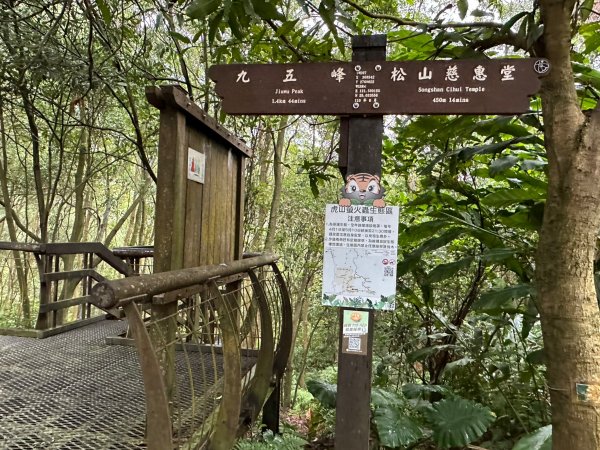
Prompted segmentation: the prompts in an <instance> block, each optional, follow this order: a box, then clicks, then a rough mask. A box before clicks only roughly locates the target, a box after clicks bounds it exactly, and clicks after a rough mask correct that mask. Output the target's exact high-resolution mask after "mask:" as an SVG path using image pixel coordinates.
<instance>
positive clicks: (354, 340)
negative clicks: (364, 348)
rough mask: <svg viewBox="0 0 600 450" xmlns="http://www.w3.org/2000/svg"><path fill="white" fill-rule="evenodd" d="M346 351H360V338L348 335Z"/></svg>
mask: <svg viewBox="0 0 600 450" xmlns="http://www.w3.org/2000/svg"><path fill="white" fill-rule="evenodd" d="M348 351H349V352H360V338H359V337H349V338H348Z"/></svg>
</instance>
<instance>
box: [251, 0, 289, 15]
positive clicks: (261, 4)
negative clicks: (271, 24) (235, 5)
mask: <svg viewBox="0 0 600 450" xmlns="http://www.w3.org/2000/svg"><path fill="white" fill-rule="evenodd" d="M252 6H253V7H254V11H255V12H256V14H258V15H259V16H260V17H261V18H262V19H265V20H285V16H284V15H283V14H281V13H280V12H279V11H277V7H276V6H275V4H274V3H271V2H268V1H265V0H252Z"/></svg>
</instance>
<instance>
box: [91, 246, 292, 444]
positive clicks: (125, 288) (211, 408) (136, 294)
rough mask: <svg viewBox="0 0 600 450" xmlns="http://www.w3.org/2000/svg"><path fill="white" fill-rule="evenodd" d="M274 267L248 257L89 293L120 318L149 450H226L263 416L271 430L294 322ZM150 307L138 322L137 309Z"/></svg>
mask: <svg viewBox="0 0 600 450" xmlns="http://www.w3.org/2000/svg"><path fill="white" fill-rule="evenodd" d="M276 260H277V258H276V257H274V256H272V255H260V256H252V257H250V258H247V259H243V260H238V261H232V262H229V263H226V264H220V265H214V266H203V267H195V268H189V269H182V270H176V271H170V272H163V273H156V274H152V275H140V276H138V277H135V278H129V279H126V280H123V279H122V280H113V281H104V282H101V283H98V284H97V285H96V286H95V287H94V288H93V289H92V302H93V303H94V304H95V305H96V306H98V307H99V308H102V309H105V310H110V309H113V308H123V310H124V311H125V314H126V317H127V320H128V323H129V327H130V330H131V332H132V336H133V339H134V341H135V345H136V347H137V350H138V354H139V360H140V365H141V369H142V375H143V379H144V386H145V395H146V411H147V440H146V444H147V446H148V448H149V449H150V450H153V449H156V450H163V449H168V448H174V447H178V448H204V447H203V446H207V448H212V449H230V448H232V446H233V443H234V441H235V438H236V436H238V435H240V434H241V433H243V432H244V430H246V429H247V427H248V426H249V425H250V424H251V423H253V421H255V420H256V418H257V417H258V415H259V413H260V411H261V409H263V408H264V411H263V421H264V422H265V423H266V425H267V426H268V427H269V428H271V429H274V430H276V429H277V426H278V420H279V416H278V411H279V409H278V408H279V389H280V381H281V378H282V376H283V373H284V371H285V367H286V364H287V360H288V357H289V352H290V347H291V339H292V334H291V333H292V326H291V321H292V314H291V306H290V299H289V294H288V290H287V287H286V283H285V281H284V278H283V276H282V274H281V273H280V271H279V269H278V268H277V265H276ZM148 303H150V304H151V311H152V313H151V318H150V320H149V321H146V322H145V321H143V320H142V315H141V312H140V307H139V305H140V304H146V305H147V304H148ZM166 424H170V426H169V425H166Z"/></svg>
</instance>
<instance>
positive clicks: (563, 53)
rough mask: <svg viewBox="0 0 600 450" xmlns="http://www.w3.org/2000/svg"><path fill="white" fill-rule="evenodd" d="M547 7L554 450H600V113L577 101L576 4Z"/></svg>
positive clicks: (543, 276)
mask: <svg viewBox="0 0 600 450" xmlns="http://www.w3.org/2000/svg"><path fill="white" fill-rule="evenodd" d="M540 6H541V11H542V19H543V21H544V42H545V51H546V55H545V56H547V57H548V59H549V60H550V62H551V63H552V70H551V72H550V74H549V75H548V76H547V77H546V78H545V79H544V86H543V91H542V102H543V109H544V126H545V141H546V149H547V152H548V163H549V165H548V167H549V180H548V198H547V201H546V207H545V211H544V221H543V225H542V229H541V232H540V241H539V246H538V252H537V258H536V283H537V291H538V301H539V309H540V315H541V321H542V330H543V336H544V348H545V353H546V356H547V361H548V362H547V379H548V387H549V389H550V394H551V402H552V425H553V436H552V445H553V449H554V450H565V449H582V450H584V449H585V450H587V449H590V450H592V449H598V448H600V420H599V419H600V415H599V413H598V408H599V407H600V396H599V395H598V390H599V389H600V333H599V332H598V330H600V311H599V309H598V301H597V298H596V291H595V286H594V276H593V275H594V274H593V262H594V255H595V250H596V236H597V233H598V229H599V227H600V188H599V187H598V179H600V149H599V148H598V143H599V142H600V111H594V112H592V113H591V114H589V115H587V116H586V115H585V114H583V113H582V111H581V110H580V108H579V104H578V100H577V93H576V91H575V86H574V78H573V73H572V69H571V61H570V46H571V27H570V25H571V22H570V21H571V12H572V10H573V7H574V2H573V1H567V2H565V1H557V0H541V2H540ZM578 385H579V387H578ZM578 393H579V395H578Z"/></svg>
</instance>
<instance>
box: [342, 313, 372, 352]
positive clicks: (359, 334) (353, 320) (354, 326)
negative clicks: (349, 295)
mask: <svg viewBox="0 0 600 450" xmlns="http://www.w3.org/2000/svg"><path fill="white" fill-rule="evenodd" d="M342 334H343V335H342V337H343V342H342V351H343V352H344V353H354V354H357V355H366V354H367V339H368V338H369V314H368V313H367V312H365V311H353V310H351V309H345V310H344V319H343V322H342Z"/></svg>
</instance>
